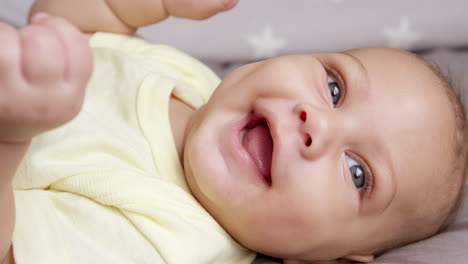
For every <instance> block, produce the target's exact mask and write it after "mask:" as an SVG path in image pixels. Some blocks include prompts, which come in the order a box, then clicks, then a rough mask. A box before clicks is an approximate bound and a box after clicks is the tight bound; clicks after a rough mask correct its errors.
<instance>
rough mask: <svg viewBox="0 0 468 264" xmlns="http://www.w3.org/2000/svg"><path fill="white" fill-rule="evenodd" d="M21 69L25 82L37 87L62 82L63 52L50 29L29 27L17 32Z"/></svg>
mask: <svg viewBox="0 0 468 264" xmlns="http://www.w3.org/2000/svg"><path fill="white" fill-rule="evenodd" d="M19 36H20V41H21V57H22V59H21V67H22V70H23V76H24V79H25V81H26V82H28V83H31V84H33V83H34V84H35V85H34V86H33V87H37V85H41V84H46V83H50V82H51V81H58V80H63V74H64V68H65V59H64V57H65V52H64V46H63V45H62V43H61V41H60V39H59V38H57V36H56V34H55V32H53V31H52V30H51V29H49V28H47V27H44V26H41V25H29V26H26V27H24V28H22V29H21V30H20V31H19Z"/></svg>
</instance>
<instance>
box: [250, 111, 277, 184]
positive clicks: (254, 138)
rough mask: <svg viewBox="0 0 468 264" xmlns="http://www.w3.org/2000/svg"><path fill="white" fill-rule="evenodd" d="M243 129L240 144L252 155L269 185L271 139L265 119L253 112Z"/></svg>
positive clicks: (271, 152)
mask: <svg viewBox="0 0 468 264" xmlns="http://www.w3.org/2000/svg"><path fill="white" fill-rule="evenodd" d="M244 131H245V134H244V138H243V139H242V145H243V146H244V148H245V149H246V150H247V152H248V153H249V155H250V156H251V157H252V160H253V161H254V163H255V164H256V165H257V167H258V169H259V170H260V172H261V173H262V175H263V178H264V179H265V181H266V182H267V184H269V185H271V160H272V156H273V139H272V137H271V133H270V128H269V127H268V123H267V121H266V119H265V118H262V117H258V116H255V114H253V115H252V118H251V120H250V121H249V122H248V123H247V125H246V126H245V127H244Z"/></svg>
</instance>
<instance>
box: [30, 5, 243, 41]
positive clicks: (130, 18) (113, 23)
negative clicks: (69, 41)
mask: <svg viewBox="0 0 468 264" xmlns="http://www.w3.org/2000/svg"><path fill="white" fill-rule="evenodd" d="M237 2H238V0H36V1H35V3H34V5H33V6H32V8H31V12H30V14H35V13H37V12H47V13H49V14H53V15H58V16H62V17H64V18H66V19H67V20H69V21H70V22H72V23H73V24H75V25H76V26H78V27H79V28H80V29H81V31H83V32H85V33H94V32H97V31H104V32H114V33H123V34H133V33H134V32H135V31H136V30H137V29H138V28H139V27H141V26H146V25H149V24H153V23H156V22H159V21H162V20H164V19H166V18H167V17H168V16H177V17H184V18H191V19H204V18H208V17H210V16H212V15H214V14H216V13H219V12H222V11H225V10H228V9H230V8H232V7H234V6H235V5H236V4H237Z"/></svg>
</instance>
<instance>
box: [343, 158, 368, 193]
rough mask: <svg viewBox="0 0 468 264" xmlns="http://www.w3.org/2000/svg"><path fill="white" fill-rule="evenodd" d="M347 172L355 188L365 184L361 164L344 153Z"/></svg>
mask: <svg viewBox="0 0 468 264" xmlns="http://www.w3.org/2000/svg"><path fill="white" fill-rule="evenodd" d="M346 161H347V163H348V168H349V172H350V174H351V178H352V180H353V183H354V186H356V189H358V190H360V189H361V188H363V187H364V185H365V184H366V175H365V172H364V169H363V168H362V166H361V165H360V164H359V163H358V162H357V161H356V160H355V159H353V158H351V157H350V156H348V155H346Z"/></svg>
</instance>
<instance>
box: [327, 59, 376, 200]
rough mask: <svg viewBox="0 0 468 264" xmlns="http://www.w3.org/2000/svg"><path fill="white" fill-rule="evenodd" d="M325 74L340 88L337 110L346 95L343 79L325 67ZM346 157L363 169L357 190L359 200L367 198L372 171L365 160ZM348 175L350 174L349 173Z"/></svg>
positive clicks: (370, 185)
mask: <svg viewBox="0 0 468 264" xmlns="http://www.w3.org/2000/svg"><path fill="white" fill-rule="evenodd" d="M325 70H326V73H327V78H328V76H329V75H330V76H331V77H332V78H333V79H334V80H335V81H336V82H337V83H338V85H339V87H340V93H341V94H340V98H339V100H338V102H337V103H336V105H335V106H334V108H337V107H339V106H340V105H341V104H342V102H343V100H344V98H345V95H346V91H347V89H346V85H345V82H344V80H343V78H342V77H341V74H339V72H338V71H337V70H335V69H333V68H331V67H326V69H325ZM345 154H346V155H348V156H350V157H351V158H353V159H355V160H356V161H358V163H359V165H360V166H361V167H362V168H363V169H364V174H365V183H364V186H363V187H362V188H361V189H360V190H359V195H360V197H361V199H363V198H368V197H369V196H370V194H371V193H372V189H373V187H374V177H373V174H372V170H371V169H370V167H369V166H368V163H367V162H365V160H364V159H363V158H361V157H359V156H358V155H356V154H351V153H345ZM348 172H349V169H348ZM349 173H350V172H349Z"/></svg>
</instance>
